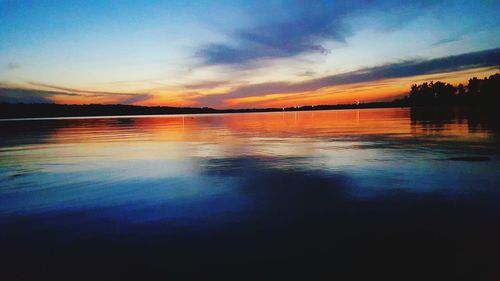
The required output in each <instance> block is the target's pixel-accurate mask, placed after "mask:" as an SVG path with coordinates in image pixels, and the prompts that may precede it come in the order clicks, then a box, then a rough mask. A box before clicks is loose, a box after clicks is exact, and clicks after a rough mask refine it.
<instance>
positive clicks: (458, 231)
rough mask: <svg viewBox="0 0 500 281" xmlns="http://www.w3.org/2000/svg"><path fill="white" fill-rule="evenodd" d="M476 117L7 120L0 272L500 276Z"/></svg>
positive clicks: (490, 169)
mask: <svg viewBox="0 0 500 281" xmlns="http://www.w3.org/2000/svg"><path fill="white" fill-rule="evenodd" d="M484 121H486V122H484ZM487 121H491V120H487V119H486V120H485V119H484V118H476V117H475V116H474V117H471V116H470V115H469V114H465V113H462V112H459V111H450V112H448V113H439V114H437V113H436V112H431V113H429V112H427V111H422V112H421V111H416V110H413V111H412V110H410V109H367V110H338V111H317V112H287V113H281V112H277V113H256V114H221V115H196V116H195V115H186V116H154V117H133V116H132V117H130V116H128V117H119V118H115V117H102V118H101V117H99V118H71V119H51V120H24V121H0V134H1V138H0V248H1V249H2V250H1V253H0V258H1V259H2V261H1V265H0V269H1V271H0V274H1V275H3V276H5V277H8V278H9V279H18V278H20V277H22V276H27V277H32V276H37V277H40V276H44V275H46V276H58V275H62V276H73V277H75V276H77V277H78V276H85V274H89V276H95V275H94V274H99V276H111V277H117V276H133V275H137V276H144V275H165V276H168V275H169V274H172V273H182V272H185V273H186V272H187V273H200V272H204V273H235V274H241V273H244V275H248V274H251V273H258V272H260V273H265V274H271V273H274V274H277V275H278V276H281V275H282V274H290V275H294V274H299V273H302V274H306V275H307V276H309V277H310V276H311V275H315V274H318V276H320V274H321V276H327V277H335V276H337V275H344V274H348V275H349V276H351V277H356V276H361V275H362V274H368V273H369V274H374V275H376V274H383V275H384V276H386V275H388V274H389V275H394V276H402V277H403V276H404V277H405V278H408V277H412V276H427V277H429V276H434V277H436V276H440V277H441V278H447V279H453V280H457V279H460V278H465V279H467V278H472V277H474V278H481V279H482V280H490V279H491V280H500V279H495V278H498V277H500V254H499V253H500V201H499V199H500V177H499V175H500V174H499V171H500V169H499V168H500V142H499V134H498V130H497V129H498V127H497V126H495V125H494V124H491V122H487ZM68 274H69V275H68ZM427 274H432V275H427ZM234 276H238V275H234ZM265 276H267V275H265ZM469 280H470V279H469Z"/></svg>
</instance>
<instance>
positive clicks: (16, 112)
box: [0, 100, 409, 121]
mask: <svg viewBox="0 0 500 281" xmlns="http://www.w3.org/2000/svg"><path fill="white" fill-rule="evenodd" d="M398 107H409V106H408V105H405V104H403V103H402V102H399V101H397V100H396V101H392V102H372V103H361V104H339V105H317V106H302V107H287V108H247V109H214V108H209V107H201V108H194V107H166V106H135V105H120V104H112V105H104V104H90V105H67V104H10V103H2V104H0V120H5V121H8V120H17V119H45V118H71V117H75V118H79V117H82V118H84V117H99V116H105V117H108V116H117V117H119V116H131V115H133V116H147V115H196V114H224V113H258V112H291V111H315V110H341V109H370V108H372V109H373V108H398Z"/></svg>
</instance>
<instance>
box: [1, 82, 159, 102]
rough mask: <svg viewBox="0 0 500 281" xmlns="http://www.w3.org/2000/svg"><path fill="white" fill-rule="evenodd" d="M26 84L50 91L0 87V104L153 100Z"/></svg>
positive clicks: (144, 95) (136, 95) (144, 96)
mask: <svg viewBox="0 0 500 281" xmlns="http://www.w3.org/2000/svg"><path fill="white" fill-rule="evenodd" d="M28 84H30V85H33V86H37V87H43V88H48V89H50V90H38V89H22V88H14V87H5V85H0V86H1V87H0V102H8V103H53V102H54V97H56V96H71V97H81V98H82V99H84V101H85V102H92V98H98V97H111V98H114V99H115V100H116V103H120V104H133V103H137V102H142V101H145V100H148V99H151V98H153V97H154V96H153V95H152V94H148V93H115V92H100V91H89V90H79V89H73V88H67V87H60V86H55V85H50V84H44V83H38V82H29V83H28Z"/></svg>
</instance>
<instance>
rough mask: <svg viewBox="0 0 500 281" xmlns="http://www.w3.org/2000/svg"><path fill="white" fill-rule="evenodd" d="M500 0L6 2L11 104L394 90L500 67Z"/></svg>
mask: <svg viewBox="0 0 500 281" xmlns="http://www.w3.org/2000/svg"><path fill="white" fill-rule="evenodd" d="M499 14H500V1H498V0H484V1H479V0H478V1H439V0H434V1H411V2H410V1H392V0H385V1H382V0H364V1H356V0H351V1H239V0H232V1H215V0H214V1H159V0H156V1H153V0H149V1H148V0H143V1H132V0H120V1H113V0H109V1H94V0H84V1H77V0H61V1H53V0H34V1H28V0H26V1H15V0H0V102H26V103H29V102H53V103H66V104H89V103H113V104H116V103H119V104H135V105H150V106H153V105H155V106H156V105H163V106H208V107H214V108H249V107H288V106H304V105H319V104H339V103H354V102H357V101H360V102H369V101H379V100H392V99H394V98H396V97H401V96H402V95H405V94H407V92H408V91H409V89H410V86H411V84H413V83H419V82H423V81H431V80H434V81H436V80H441V81H447V82H451V83H454V84H458V83H463V82H466V81H467V80H468V79H469V78H470V77H473V76H477V77H484V76H489V75H491V74H494V73H496V72H498V71H499V68H498V67H499V66H500V16H499Z"/></svg>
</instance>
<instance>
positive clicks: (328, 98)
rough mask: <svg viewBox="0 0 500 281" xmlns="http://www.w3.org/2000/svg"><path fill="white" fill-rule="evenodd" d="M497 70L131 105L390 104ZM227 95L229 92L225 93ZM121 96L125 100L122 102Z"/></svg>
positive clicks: (96, 98) (75, 99)
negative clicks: (413, 92)
mask: <svg viewBox="0 0 500 281" xmlns="http://www.w3.org/2000/svg"><path fill="white" fill-rule="evenodd" d="M497 71H498V70H497V69H496V68H491V67H489V68H476V69H468V70H462V71H455V72H447V73H435V74H427V75H418V76H412V77H404V78H394V79H383V80H377V81H369V82H362V83H355V84H345V85H338V86H331V87H324V88H320V89H317V90H313V91H306V92H298V93H297V92H295V93H287V92H277V93H267V94H262V95H256V96H249V97H241V98H231V97H230V95H227V98H225V99H224V97H225V94H224V93H218V94H217V95H219V96H220V98H221V100H222V103H221V104H220V105H210V104H203V103H201V102H199V101H197V98H200V97H206V96H211V95H213V94H214V93H213V91H211V90H208V91H204V92H196V93H193V92H189V93H186V92H184V91H183V90H182V89H179V90H177V91H168V92H164V91H155V92H152V93H151V96H152V97H151V98H149V99H146V100H143V101H139V102H135V103H132V104H133V105H141V106H174V107H204V106H209V107H214V108H267V107H275V108H281V107H294V106H306V105H327V104H328V105H333V104H352V103H356V102H357V101H360V102H362V103H363V102H373V101H390V100H393V99H395V98H399V97H402V96H404V95H406V94H408V92H409V89H410V87H411V85H412V84H415V83H417V84H418V83H423V82H430V81H438V80H439V81H443V82H447V83H451V84H453V85H458V84H459V83H463V84H466V83H467V81H468V79H470V78H472V77H478V78H483V77H487V76H490V75H492V74H494V73H496V72H497ZM227 90H228V91H229V88H228V89H227ZM132 95H133V94H123V95H120V94H117V95H112V94H110V95H67V94H63V93H61V94H60V95H58V94H55V95H53V96H51V97H50V99H51V100H53V101H54V102H55V103H59V104H91V103H92V104H120V103H123V101H124V100H126V99H127V98H130V97H131V96H132ZM124 96H125V97H126V98H124Z"/></svg>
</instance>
